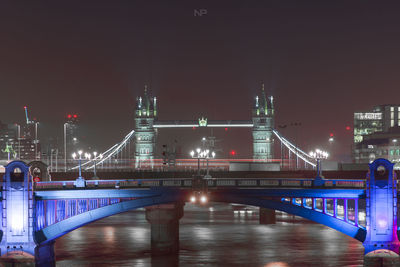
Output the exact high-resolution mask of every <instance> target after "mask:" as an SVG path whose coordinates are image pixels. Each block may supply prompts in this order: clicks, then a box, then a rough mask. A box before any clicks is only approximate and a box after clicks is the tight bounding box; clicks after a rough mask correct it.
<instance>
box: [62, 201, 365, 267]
mask: <svg viewBox="0 0 400 267" xmlns="http://www.w3.org/2000/svg"><path fill="white" fill-rule="evenodd" d="M277 220H278V221H277V223H276V224H275V225H260V224H259V222H258V209H257V208H247V209H242V210H241V211H234V210H233V209H232V206H231V205H228V204H212V205H210V206H207V207H200V206H193V205H191V204H186V206H185V215H184V217H183V218H182V219H181V220H180V252H179V255H177V256H166V257H153V258H152V257H151V253H150V225H149V224H148V223H147V221H146V219H145V211H144V210H135V211H131V212H126V213H123V214H118V215H114V216H111V217H108V218H105V219H103V220H100V221H97V222H94V223H91V224H89V225H87V226H85V227H82V228H79V229H77V230H75V231H73V232H71V233H69V234H67V235H65V236H63V237H61V238H59V239H57V241H56V246H55V250H56V258H57V266H157V267H158V266H160V267H161V266H162V267H164V266H248V267H250V266H263V267H305V266H332V267H344V266H349V267H350V266H351V267H355V266H363V251H364V248H363V246H362V244H361V243H360V242H358V241H356V240H354V239H352V238H350V237H348V236H345V235H344V234H342V233H340V232H337V231H335V230H333V229H330V228H328V227H325V226H322V225H319V224H315V223H312V222H310V221H308V220H305V219H302V218H299V217H294V216H291V215H287V214H284V213H277Z"/></svg>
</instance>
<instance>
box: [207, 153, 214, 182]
mask: <svg viewBox="0 0 400 267" xmlns="http://www.w3.org/2000/svg"><path fill="white" fill-rule="evenodd" d="M207 151H208V150H207ZM209 158H210V155H209V153H207V174H206V178H211V176H210V169H209V168H208V160H209ZM211 158H215V152H214V151H213V152H211Z"/></svg>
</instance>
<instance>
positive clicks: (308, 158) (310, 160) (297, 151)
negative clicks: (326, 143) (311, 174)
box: [272, 130, 317, 168]
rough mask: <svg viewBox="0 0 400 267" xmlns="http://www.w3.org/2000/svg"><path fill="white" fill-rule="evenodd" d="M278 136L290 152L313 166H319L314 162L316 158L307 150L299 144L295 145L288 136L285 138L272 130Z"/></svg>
mask: <svg viewBox="0 0 400 267" xmlns="http://www.w3.org/2000/svg"><path fill="white" fill-rule="evenodd" d="M272 132H273V133H274V134H275V136H276V137H278V139H279V141H280V142H281V143H282V144H283V145H284V146H285V147H286V148H287V149H289V151H290V152H292V153H293V154H295V155H296V156H297V157H299V158H301V159H302V160H303V161H304V162H306V163H308V164H309V165H311V166H312V167H313V168H314V167H316V166H317V164H316V163H315V162H314V159H313V158H312V157H311V156H310V155H308V154H307V153H306V152H304V151H303V150H301V149H300V148H298V147H297V146H295V145H293V144H292V143H291V142H289V141H288V140H287V139H286V138H284V137H283V136H282V135H281V134H280V133H279V132H278V131H276V130H272Z"/></svg>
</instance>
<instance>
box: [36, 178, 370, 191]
mask: <svg viewBox="0 0 400 267" xmlns="http://www.w3.org/2000/svg"><path fill="white" fill-rule="evenodd" d="M207 185H208V188H210V189H212V188H221V187H223V188H242V187H245V188H251V187H256V188H313V187H315V186H314V179H282V178H229V179H227V178H218V179H207ZM151 187H181V188H190V187H192V178H169V179H125V180H87V181H86V187H85V188H76V186H75V181H49V182H35V183H34V190H36V191H40V190H68V189H102V188H104V189H106V188H117V189H118V188H119V189H123V188H151ZM318 188H326V189H329V188H357V189H361V188H365V180H335V179H331V180H324V183H323V184H322V185H321V186H318Z"/></svg>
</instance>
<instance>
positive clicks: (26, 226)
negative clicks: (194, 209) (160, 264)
mask: <svg viewBox="0 0 400 267" xmlns="http://www.w3.org/2000/svg"><path fill="white" fill-rule="evenodd" d="M393 174H394V172H393V164H392V163H390V162H388V161H387V160H384V159H378V160H376V161H375V162H374V163H372V164H370V171H369V173H368V174H367V179H366V180H334V179H331V180H320V179H282V178H243V179H241V178H218V179H204V178H203V177H194V178H174V179H126V180H88V181H84V180H82V179H78V180H76V181H56V182H54V181H53V182H35V183H34V182H32V177H31V175H30V170H29V168H28V166H27V165H25V164H24V163H23V162H21V161H14V162H11V163H10V164H8V165H7V166H6V173H5V176H4V179H3V189H2V192H1V196H2V202H1V209H2V216H1V231H0V238H1V242H0V250H1V251H0V252H1V255H2V257H3V259H7V258H10V257H15V256H16V255H17V256H21V255H23V256H29V255H30V256H31V257H32V256H33V257H34V259H35V262H36V265H37V266H55V254H54V242H55V241H56V239H57V238H58V237H61V236H63V235H64V234H66V233H69V232H70V231H72V230H74V229H77V228H79V227H81V226H84V225H86V224H88V223H91V222H93V221H96V220H99V219H102V218H104V217H107V216H111V215H114V214H117V213H121V212H125V211H129V210H133V209H137V208H146V219H147V221H148V222H149V223H150V224H151V246H152V253H154V254H164V253H176V252H177V251H178V250H179V219H180V218H181V217H182V216H183V206H184V203H185V202H187V201H192V202H200V204H201V202H205V201H206V200H208V201H213V202H226V203H238V204H244V205H253V206H258V207H260V208H262V209H261V210H260V221H264V222H273V221H274V211H275V210H280V211H284V212H287V213H290V214H294V215H297V216H301V217H304V218H307V219H309V220H312V221H315V222H317V223H320V224H323V225H326V226H328V227H331V228H333V229H336V230H338V231H340V232H342V233H344V234H346V235H348V236H351V237H352V238H355V239H357V240H359V241H360V242H363V245H364V247H365V253H366V255H380V254H379V253H380V252H382V253H384V254H385V255H387V254H389V255H392V256H395V257H397V258H398V254H399V241H398V237H397V180H396V177H395V175H393Z"/></svg>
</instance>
